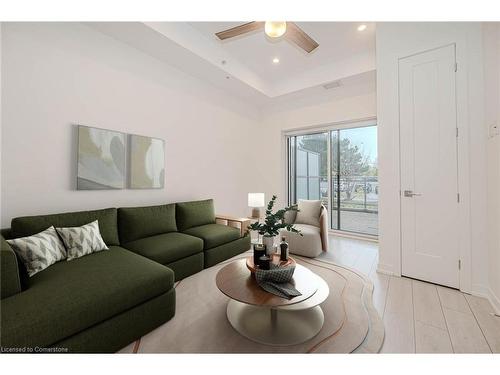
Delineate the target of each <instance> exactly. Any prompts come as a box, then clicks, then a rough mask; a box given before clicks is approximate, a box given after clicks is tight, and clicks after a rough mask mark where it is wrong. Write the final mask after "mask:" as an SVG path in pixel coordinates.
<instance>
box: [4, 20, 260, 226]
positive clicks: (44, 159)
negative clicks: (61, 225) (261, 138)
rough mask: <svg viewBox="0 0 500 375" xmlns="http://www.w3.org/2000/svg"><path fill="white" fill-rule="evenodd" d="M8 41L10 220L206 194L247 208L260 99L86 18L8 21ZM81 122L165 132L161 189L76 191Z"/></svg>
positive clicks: (228, 207)
mask: <svg viewBox="0 0 500 375" xmlns="http://www.w3.org/2000/svg"><path fill="white" fill-rule="evenodd" d="M1 42H2V68H1V73H2V78H3V80H2V117H1V118H2V129H1V130H2V143H1V157H2V159H1V161H2V164H1V166H2V170H1V173H2V181H1V191H2V197H1V204H2V212H1V225H2V227H6V226H9V225H10V219H11V218H12V217H15V216H19V215H34V214H44V213H53V212H62V211H72V210H85V209H93V208H103V207H118V206H127V205H130V206H133V205H147V204H156V203H163V202H173V201H181V200H190V199H202V198H207V197H213V198H214V199H215V202H216V208H217V211H218V212H219V213H227V214H236V215H243V214H246V213H247V210H248V208H247V207H246V194H247V192H248V191H250V190H252V189H253V187H252V184H253V183H254V181H253V179H252V178H251V176H250V175H249V173H248V164H249V163H250V161H249V160H250V158H251V156H252V154H251V151H252V150H251V139H252V137H253V135H254V129H255V126H256V124H259V123H260V119H259V118H257V117H255V113H257V112H256V111H255V109H254V108H252V107H250V106H248V105H246V104H244V103H242V102H240V101H238V100H236V99H233V98H231V97H230V96H228V95H226V94H225V93H223V92H220V91H217V90H216V89H215V88H213V87H212V86H209V85H207V84H204V83H202V82H201V81H199V80H197V79H195V78H193V77H191V76H188V75H186V74H184V73H182V72H180V71H179V70H176V69H174V68H172V67H170V66H168V65H166V64H164V63H161V62H160V61H158V60H156V59H154V58H152V57H150V56H148V55H146V54H143V53H141V52H139V51H138V50H135V49H133V48H131V47H129V46H127V45H125V44H122V43H120V42H118V41H116V40H115V39H113V38H111V37H108V36H105V35H104V34H101V33H99V32H97V31H95V30H93V29H90V28H88V27H87V26H85V25H82V24H76V23H60V24H57V23H44V24H42V23H39V24H37V23H4V25H3V30H2V34H1ZM73 124H85V125H90V126H96V127H102V128H108V129H114V130H118V131H122V132H125V133H136V134H143V135H148V136H153V137H158V138H163V139H165V140H166V186H165V189H161V190H118V191H76V190H75V185H76V183H75V180H76V137H75V131H74V126H73Z"/></svg>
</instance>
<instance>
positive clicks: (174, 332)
mask: <svg viewBox="0 0 500 375" xmlns="http://www.w3.org/2000/svg"><path fill="white" fill-rule="evenodd" d="M249 254H251V252H247V253H244V254H241V255H239V256H236V257H234V258H232V259H230V260H228V261H225V262H222V263H220V264H218V265H216V266H214V267H211V268H208V269H205V270H203V271H202V272H199V273H197V274H195V275H192V276H190V277H188V278H186V279H183V280H182V281H180V282H178V283H177V284H176V298H177V301H176V305H177V306H176V313H175V316H174V317H173V318H172V319H171V320H170V321H168V322H167V323H165V324H163V325H162V326H160V327H158V328H157V329H155V330H154V331H152V332H150V333H148V334H147V335H145V336H143V337H142V338H141V339H139V340H137V341H136V342H134V343H132V344H130V345H129V346H128V347H127V348H130V349H129V350H128V352H130V351H133V352H134V353H352V352H355V353H377V352H378V351H379V350H380V348H381V347H382V344H383V341H384V326H383V322H382V320H381V319H380V316H379V315H378V313H377V311H376V310H375V308H374V306H373V302H372V294H373V284H372V283H371V281H369V280H368V279H367V278H366V277H365V276H363V275H361V274H359V273H358V272H356V271H354V270H352V269H349V268H346V267H343V266H339V265H336V264H333V263H330V262H327V261H324V260H317V259H309V258H303V257H300V256H294V258H295V259H296V261H297V262H298V263H299V264H301V265H303V266H304V267H307V268H309V269H310V270H311V271H313V272H315V273H316V274H318V275H319V276H321V277H322V278H323V279H324V280H325V281H326V282H327V283H328V285H329V287H330V295H329V296H328V298H327V299H326V300H325V301H324V302H323V303H322V304H321V308H322V309H323V312H324V315H325V322H324V325H323V328H322V329H321V331H320V332H319V333H318V334H317V335H316V336H315V337H313V338H312V339H311V340H309V341H307V342H305V343H303V344H299V345H294V346H286V347H275V346H268V345H263V344H259V343H256V342H253V341H251V340H249V339H247V338H245V337H243V336H241V335H240V334H239V333H238V332H236V331H235V330H234V329H233V327H232V326H231V325H230V323H229V321H228V320H227V317H226V308H227V303H228V300H229V299H228V298H227V297H226V296H225V295H223V294H222V293H221V292H220V291H219V290H218V288H217V287H216V285H215V276H216V274H217V272H218V271H219V269H220V268H222V267H223V266H224V265H226V264H227V263H229V262H231V261H233V260H235V259H241V258H244V257H246V256H249ZM127 348H124V349H123V350H122V352H127V350H126V349H127Z"/></svg>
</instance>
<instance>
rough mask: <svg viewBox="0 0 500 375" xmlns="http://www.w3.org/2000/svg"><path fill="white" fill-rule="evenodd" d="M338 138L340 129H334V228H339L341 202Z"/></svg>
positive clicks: (332, 220)
mask: <svg viewBox="0 0 500 375" xmlns="http://www.w3.org/2000/svg"><path fill="white" fill-rule="evenodd" d="M338 139H339V131H338V130H332V132H331V139H330V144H331V148H332V149H331V151H330V155H331V157H330V160H331V162H330V166H331V170H332V173H331V175H332V181H331V189H332V202H331V208H330V209H331V223H332V228H333V229H340V228H339V220H338V218H339V215H338V210H337V208H338V204H339V193H338V192H339V189H338V161H339V158H338V151H339V150H338V146H339V145H338Z"/></svg>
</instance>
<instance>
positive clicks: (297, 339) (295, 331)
mask: <svg viewBox="0 0 500 375" xmlns="http://www.w3.org/2000/svg"><path fill="white" fill-rule="evenodd" d="M227 318H228V320H229V322H230V323H231V325H232V326H233V328H234V329H235V330H236V331H237V332H239V333H240V334H241V335H243V336H245V337H246V338H248V339H250V340H252V341H255V342H258V343H260V344H266V345H273V346H290V345H297V344H301V343H303V342H306V341H307V340H310V339H312V338H313V337H314V336H316V335H317V334H318V332H319V331H320V330H321V328H322V327H323V323H324V321H325V317H324V315H323V310H321V307H320V306H315V307H312V308H309V309H304V310H284V309H280V308H268V307H258V306H253V305H247V304H245V303H241V302H238V301H236V300H230V301H229V303H228V305H227Z"/></svg>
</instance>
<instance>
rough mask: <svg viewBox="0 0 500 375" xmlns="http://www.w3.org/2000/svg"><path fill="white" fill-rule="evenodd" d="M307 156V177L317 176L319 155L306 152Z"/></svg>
mask: <svg viewBox="0 0 500 375" xmlns="http://www.w3.org/2000/svg"><path fill="white" fill-rule="evenodd" d="M308 156H309V176H319V154H317V153H315V152H308Z"/></svg>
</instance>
